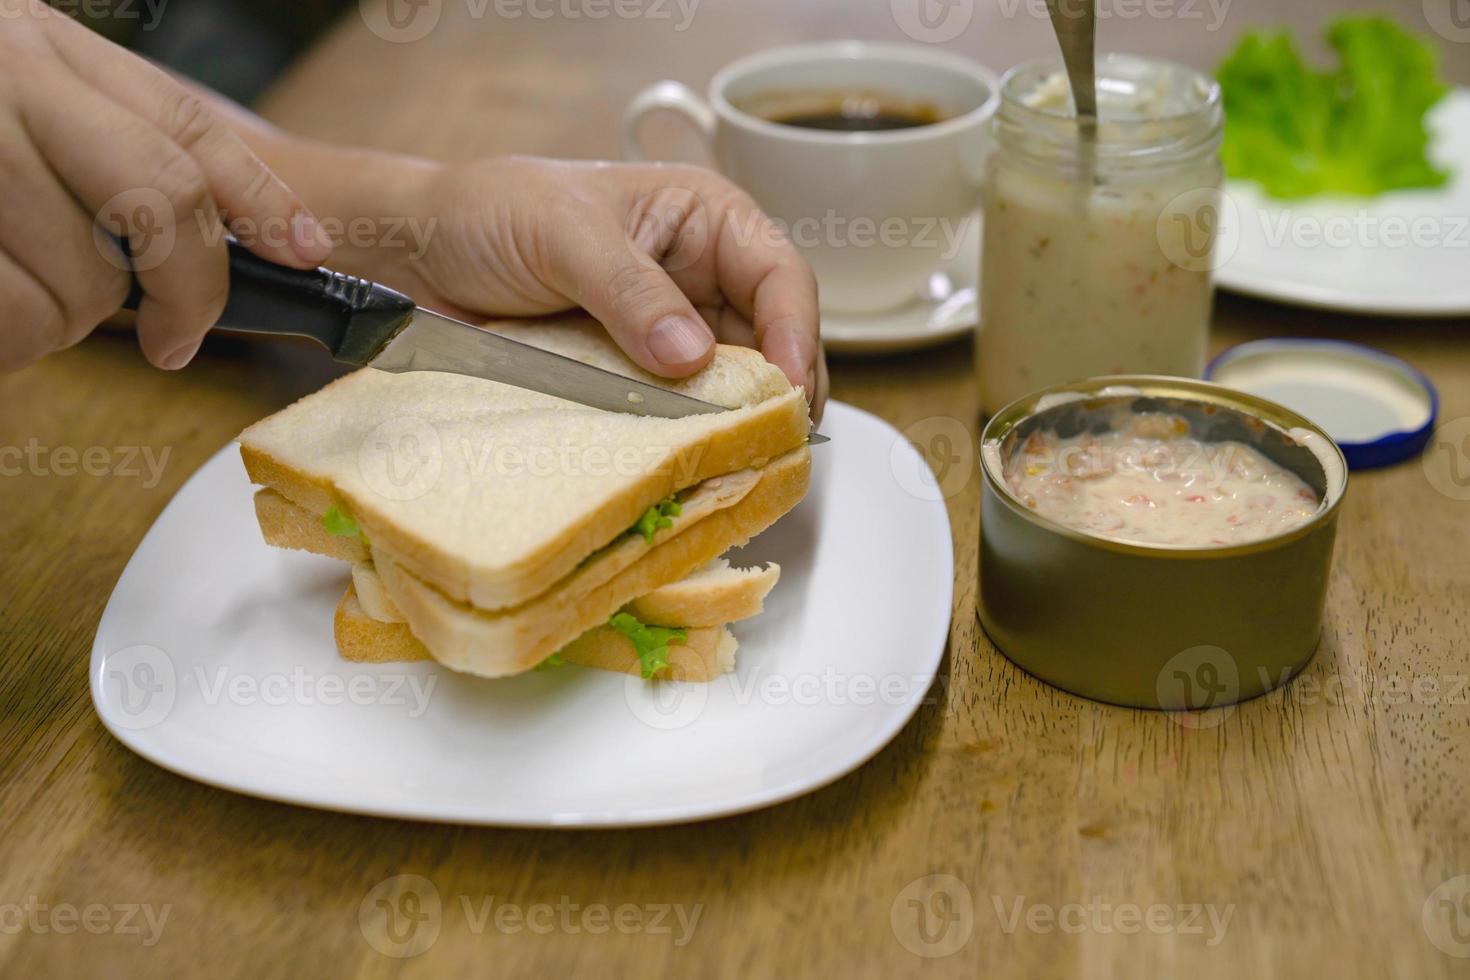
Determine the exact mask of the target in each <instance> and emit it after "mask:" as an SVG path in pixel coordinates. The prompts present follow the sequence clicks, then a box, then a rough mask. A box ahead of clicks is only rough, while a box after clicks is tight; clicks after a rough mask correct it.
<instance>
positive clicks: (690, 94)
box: [623, 81, 715, 160]
mask: <svg viewBox="0 0 1470 980" xmlns="http://www.w3.org/2000/svg"><path fill="white" fill-rule="evenodd" d="M656 109H668V110H671V111H673V112H677V113H678V114H679V115H681V116H683V117H684V118H685V119H687V120H689V122H690V124H691V125H693V126H694V129H695V131H696V132H698V133H699V135H700V136H701V137H703V138H704V144H705V146H707V147H709V148H710V149H711V150H713V148H714V141H715V110H713V109H711V108H710V105H709V103H708V102H706V101H704V99H702V98H700V97H699V95H698V94H697V93H696V92H695V91H694V90H693V89H691V88H690V87H689V86H688V85H685V84H684V83H683V82H674V81H663V82H659V83H657V84H655V85H650V86H648V88H646V89H644V90H643V91H642V92H639V93H638V94H637V96H635V97H634V99H633V101H632V102H629V103H628V108H627V111H625V112H624V113H623V157H624V158H625V159H628V160H647V159H648V154H647V153H645V152H644V150H643V144H642V142H640V141H639V139H638V131H639V129H640V128H641V127H642V126H643V119H644V117H646V116H647V115H648V114H649V113H650V112H653V111H654V110H656Z"/></svg>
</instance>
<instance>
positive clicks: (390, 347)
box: [361, 309, 725, 419]
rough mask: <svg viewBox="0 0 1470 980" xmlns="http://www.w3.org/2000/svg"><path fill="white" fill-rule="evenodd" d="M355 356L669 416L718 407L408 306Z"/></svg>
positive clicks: (388, 366) (391, 367) (384, 365)
mask: <svg viewBox="0 0 1470 980" xmlns="http://www.w3.org/2000/svg"><path fill="white" fill-rule="evenodd" d="M361 363H363V364H366V365H367V366H368V367H374V368H377V369H378V370H380V371H392V372H393V373H395V374H397V373H402V372H404V371H450V372H453V373H455V374H470V375H474V376H475V377H477V378H486V379H488V380H490V381H499V382H501V383H503V384H509V385H514V386H516V387H517V388H529V389H530V390H532V391H539V392H542V393H543V394H547V395H554V396H556V397H557V398H565V399H566V400H567V401H573V402H577V403H579V404H582V405H589V406H591V407H592V408H601V409H604V410H606V411H609V412H627V413H631V414H633V415H652V416H657V417H659V418H666V419H677V418H683V417H684V416H686V415H704V414H709V413H713V412H723V411H725V409H724V408H723V407H722V406H720V405H713V404H711V403H709V402H706V401H700V400H699V399H698V398H690V397H689V396H688V395H681V394H679V393H678V392H676V391H669V390H668V389H667V388H660V387H658V386H657V385H651V384H646V383H645V382H642V381H638V380H635V379H633V378H628V377H624V376H623V375H621V374H617V373H615V372H612V371H604V370H603V369H601V368H598V367H593V366H592V365H590V364H584V363H583V362H581V361H578V360H575V359H574V358H570V357H563V356H562V355H561V354H554V353H552V352H551V351H547V350H542V349H541V348H539V347H533V346H532V345H530V344H523V343H521V342H520V341H517V340H512V339H510V338H509V337H504V336H501V335H500V334H497V333H492V332H491V331H489V330H483V329H481V328H479V327H475V326H472V325H470V324H468V323H463V322H461V321H459V320H455V319H453V318H451V317H447V316H443V315H441V314H438V313H434V312H432V311H431V310H425V309H415V310H414V311H413V313H412V314H411V315H410V316H409V317H408V319H407V320H406V321H405V322H404V323H403V324H401V325H400V326H398V327H397V328H396V329H395V330H394V331H393V333H392V335H391V336H390V338H389V339H388V341H387V342H386V343H385V344H384V345H383V346H382V348H381V349H380V350H379V351H378V353H376V354H374V355H372V356H371V357H369V358H368V359H367V360H366V361H363V362H361Z"/></svg>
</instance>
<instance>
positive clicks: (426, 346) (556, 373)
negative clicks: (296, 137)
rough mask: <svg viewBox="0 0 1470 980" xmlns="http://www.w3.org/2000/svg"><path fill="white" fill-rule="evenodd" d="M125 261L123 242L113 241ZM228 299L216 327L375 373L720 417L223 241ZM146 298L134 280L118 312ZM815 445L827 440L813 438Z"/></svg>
mask: <svg viewBox="0 0 1470 980" xmlns="http://www.w3.org/2000/svg"><path fill="white" fill-rule="evenodd" d="M120 244H121V245H122V248H123V252H124V254H129V252H128V249H127V244H126V242H123V243H120ZM227 245H228V249H229V257H230V294H229V299H228V300H227V302H226V304H225V309H224V312H223V313H222V314H221V316H220V319H219V323H218V324H217V326H220V327H224V328H227V329H230V330H236V331H240V332H243V333H262V334H288V335H292V336H300V337H308V338H310V339H312V340H315V341H317V342H318V343H320V344H321V345H322V346H324V347H326V348H327V350H328V351H330V352H331V354H332V356H333V357H334V358H336V359H337V360H339V361H343V362H345V363H348V364H355V365H358V366H361V367H373V368H377V369H378V370H382V371H391V372H394V373H401V372H405V371H447V372H451V373H454V374H468V375H472V376H474V377H479V378H486V379H488V380H491V381H498V382H501V383H503V384H510V385H514V386H516V387H518V388H526V389H529V390H532V391H539V392H543V393H544V394H548V395H553V396H555V397H557V398H565V399H567V400H568V401H574V402H577V403H579V404H582V405H588V406H590V407H592V408H600V409H604V410H607V411H612V412H624V413H629V414H633V415H645V416H655V417H659V418H684V417H685V416H689V415H702V414H709V413H714V412H723V411H726V409H725V408H724V407H723V406H720V405H714V404H711V403H710V402H706V401H701V400H700V399H697V398H691V397H689V396H688V395H681V394H679V393H678V392H675V391H670V390H669V389H667V388H660V387H658V386H657V385H652V384H648V383H646V382H643V381H638V380H636V379H634V378H629V377H625V376H623V375H621V374H617V373H615V372H613V371H605V370H603V369H602V368H598V367H594V366H592V365H590V364H585V363H583V362H582V361H578V360H575V359H573V358H570V357H564V356H562V355H560V354H555V353H552V352H551V351H547V350H542V349H541V348H539V347H534V346H532V345H530V344H523V343H521V342H520V341H517V340H512V339H511V338H509V337H504V336H501V335H500V334H496V333H492V332H491V331H489V330H485V329H483V328H481V327H477V326H474V325H473V324H469V323H464V322H462V321H460V320H456V319H454V318H452V317H448V316H444V315H443V314H440V313H435V312H433V311H432V310H426V309H423V308H421V307H419V306H418V305H417V304H416V303H414V301H413V299H412V298H410V297H408V296H406V295H404V294H403V293H400V292H398V291H397V290H395V289H390V288H388V287H387V286H383V285H380V284H378V283H375V282H372V281H370V280H367V279H360V278H358V277H356V276H349V275H346V274H344V273H340V272H334V271H332V270H330V269H324V268H319V269H309V270H301V269H290V268H287V267H285V266H280V265H276V264H274V263H272V262H267V261H266V260H265V259H262V258H260V257H258V256H256V255H254V254H252V253H251V252H250V251H249V250H247V249H246V248H245V247H244V246H243V245H241V244H240V243H239V242H237V241H235V239H233V238H230V239H228V242H227ZM142 298H143V290H142V286H141V284H140V283H139V282H138V281H137V278H136V277H134V280H133V288H132V291H131V292H130V293H129V295H128V298H127V301H126V302H125V303H124V306H125V307H126V308H127V309H133V310H136V309H137V308H138V303H139V302H141V300H142ZM811 441H812V442H813V443H814V444H815V443H818V442H826V441H828V440H827V439H826V437H825V436H818V435H815V434H813V436H812V440H811Z"/></svg>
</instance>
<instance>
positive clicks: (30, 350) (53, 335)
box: [0, 252, 66, 373]
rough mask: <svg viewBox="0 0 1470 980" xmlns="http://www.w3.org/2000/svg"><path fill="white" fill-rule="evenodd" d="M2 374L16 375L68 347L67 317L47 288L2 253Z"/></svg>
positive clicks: (0, 360)
mask: <svg viewBox="0 0 1470 980" xmlns="http://www.w3.org/2000/svg"><path fill="white" fill-rule="evenodd" d="M0 323H4V324H5V335H4V338H3V342H0V373H4V372H9V371H16V370H19V369H20V368H23V367H25V366H26V365H27V364H30V363H31V362H32V361H35V360H38V359H40V358H41V357H43V356H45V355H46V354H49V353H51V352H52V351H54V350H57V349H59V348H60V347H62V346H64V345H63V344H62V336H63V334H64V333H65V330H66V316H65V314H64V313H63V312H62V309H61V305H60V303H59V302H58V300H57V298H56V297H55V296H53V295H52V294H51V293H50V292H49V291H48V290H47V289H46V287H45V286H43V285H42V284H41V283H39V282H38V281H36V279H35V278H34V277H33V276H31V274H30V273H28V272H27V271H26V270H25V269H24V268H22V267H21V266H20V264H19V263H17V262H16V261H15V260H14V259H13V258H12V257H11V256H10V255H9V254H8V253H5V252H0Z"/></svg>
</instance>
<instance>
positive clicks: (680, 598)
mask: <svg viewBox="0 0 1470 980" xmlns="http://www.w3.org/2000/svg"><path fill="white" fill-rule="evenodd" d="M780 578H781V566H780V565H777V564H775V563H771V564H769V565H766V567H764V568H731V567H730V563H729V562H728V561H727V560H725V559H724V558H716V559H715V560H714V561H712V562H710V563H709V564H707V565H705V566H704V567H703V568H698V569H695V570H694V572H693V573H692V574H690V575H687V576H685V577H684V578H682V579H680V580H679V581H677V582H671V583H669V584H668V585H664V586H660V587H659V588H657V589H654V590H653V591H652V592H646V593H644V594H643V595H641V596H639V597H638V598H636V599H634V600H633V601H632V602H630V603H628V612H630V613H632V614H633V615H634V616H637V617H638V618H639V619H640V620H642V621H643V622H645V623H648V624H649V625H652V626H716V625H718V624H720V623H738V622H740V621H741V620H742V619H750V618H751V617H752V616H759V615H760V613H761V610H762V609H763V608H765V601H766V596H767V595H769V594H770V592H771V590H772V589H773V588H775V587H776V582H777V581H778V580H779V579H780Z"/></svg>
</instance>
